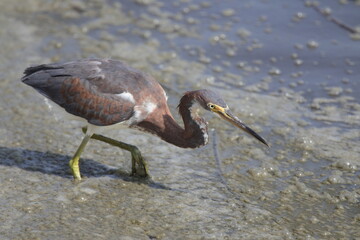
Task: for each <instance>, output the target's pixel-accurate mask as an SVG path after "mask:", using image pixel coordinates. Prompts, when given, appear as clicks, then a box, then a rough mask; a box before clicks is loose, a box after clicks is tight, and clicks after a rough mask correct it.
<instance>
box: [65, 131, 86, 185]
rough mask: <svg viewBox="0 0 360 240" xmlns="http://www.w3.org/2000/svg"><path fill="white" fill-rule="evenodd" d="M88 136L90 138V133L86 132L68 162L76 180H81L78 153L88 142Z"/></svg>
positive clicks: (79, 153)
mask: <svg viewBox="0 0 360 240" xmlns="http://www.w3.org/2000/svg"><path fill="white" fill-rule="evenodd" d="M90 138H91V135H88V134H86V135H85V137H84V138H83V140H82V142H81V144H80V146H79V147H78V149H77V150H76V153H75V155H74V157H73V158H72V159H71V160H70V162H69V165H70V169H71V172H72V174H73V176H74V178H75V179H77V180H81V175H80V168H79V159H80V155H81V153H82V152H83V151H84V148H85V146H86V144H87V143H88V142H89V140H90Z"/></svg>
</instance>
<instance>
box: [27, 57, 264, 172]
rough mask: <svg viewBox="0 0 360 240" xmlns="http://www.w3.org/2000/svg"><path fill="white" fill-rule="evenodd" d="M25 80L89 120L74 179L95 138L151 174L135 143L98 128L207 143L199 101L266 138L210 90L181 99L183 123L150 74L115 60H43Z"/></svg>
mask: <svg viewBox="0 0 360 240" xmlns="http://www.w3.org/2000/svg"><path fill="white" fill-rule="evenodd" d="M24 74H25V76H24V77H23V78H22V81H23V82H24V83H26V84H27V85H30V86H32V87H33V88H35V89H36V90H37V91H38V92H40V93H41V94H42V95H44V96H45V97H47V98H49V99H50V100H52V101H53V102H55V103H56V104H58V105H59V106H61V107H62V108H63V109H64V110H65V111H66V112H68V113H70V114H72V115H75V116H77V117H80V118H81V119H83V120H85V121H86V122H87V124H88V129H89V130H88V131H87V132H86V135H85V137H84V139H83V141H82V144H81V145H80V147H79V148H78V150H77V152H76V153H75V156H74V157H73V159H72V160H71V161H70V166H71V169H72V171H73V175H74V177H75V178H77V179H80V178H81V176H80V171H79V167H78V161H79V158H80V154H81V152H82V151H83V149H84V148H85V145H86V144H87V142H88V141H89V139H90V138H95V139H98V140H101V141H104V142H107V143H110V144H112V145H116V146H119V147H121V148H124V149H126V150H129V151H130V152H131V153H132V162H133V164H132V166H133V169H132V172H133V173H134V174H135V173H137V169H136V166H135V165H136V164H138V165H139V166H140V168H142V169H143V171H142V173H141V175H145V176H146V175H147V174H148V173H147V168H146V163H145V161H144V160H143V158H142V157H141V154H140V151H138V149H137V148H136V147H135V146H132V145H129V144H125V143H122V142H118V141H115V140H113V139H110V138H106V137H104V136H102V135H97V134H96V129H98V128H101V127H104V126H113V125H116V124H127V125H128V126H129V127H132V128H139V129H141V130H143V131H146V132H149V133H152V134H156V135H158V136H159V137H160V138H161V139H163V140H164V141H166V142H168V143H171V144H174V145H176V146H179V147H182V148H196V147H200V146H203V145H205V144H206V143H207V141H208V135H207V123H206V121H205V120H204V119H202V118H201V117H199V116H197V115H196V114H194V113H193V112H192V111H191V107H192V105H193V104H194V103H195V102H197V103H199V104H200V105H201V106H202V107H203V108H205V109H206V110H209V111H212V112H214V113H217V114H219V115H220V116H221V117H222V118H224V119H225V120H227V121H229V122H231V123H232V124H234V125H236V126H237V127H239V128H241V129H243V130H245V131H246V132H248V133H249V134H251V135H253V136H254V137H255V138H257V139H258V140H259V141H261V142H262V143H264V144H266V145H267V143H266V141H265V140H264V139H263V138H261V137H260V136H259V135H258V134H257V133H255V132H254V131H253V130H251V129H250V128H248V127H247V126H246V125H245V124H243V123H242V122H241V121H240V120H239V119H237V118H236V117H234V116H233V115H232V114H231V113H230V110H229V108H228V106H227V105H226V104H225V102H224V101H223V100H222V99H221V98H220V97H219V96H218V95H217V94H216V93H214V92H212V91H210V90H206V89H203V90H196V91H189V92H186V93H185V94H184V96H183V97H182V98H181V99H180V103H179V106H178V108H179V113H180V115H181V116H182V118H183V121H184V127H181V126H180V125H179V124H178V123H177V122H176V121H175V119H174V117H173V116H172V114H171V112H170V110H169V107H168V105H167V96H166V93H165V91H164V90H163V88H162V87H161V85H160V84H159V83H158V82H157V81H156V80H155V79H154V78H153V77H152V76H150V75H148V74H146V73H143V72H141V71H139V70H136V69H134V68H131V67H129V66H128V65H126V64H125V63H123V62H120V61H116V60H110V59H106V60H104V59H86V60H79V61H74V62H68V63H54V64H43V65H39V66H34V67H30V68H27V69H26V70H25V72H24Z"/></svg>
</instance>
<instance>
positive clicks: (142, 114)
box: [128, 101, 156, 125]
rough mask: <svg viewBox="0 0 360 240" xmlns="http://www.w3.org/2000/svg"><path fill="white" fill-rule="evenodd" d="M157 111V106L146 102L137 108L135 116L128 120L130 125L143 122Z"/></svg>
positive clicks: (135, 108)
mask: <svg viewBox="0 0 360 240" xmlns="http://www.w3.org/2000/svg"><path fill="white" fill-rule="evenodd" d="M155 109H156V104H155V103H153V102H149V101H145V102H144V103H143V104H141V105H137V106H135V107H134V115H133V116H132V117H131V118H130V119H129V120H128V123H129V125H132V124H136V123H139V122H141V121H143V120H144V119H145V118H147V116H148V115H149V114H151V113H152V112H153V111H154V110H155Z"/></svg>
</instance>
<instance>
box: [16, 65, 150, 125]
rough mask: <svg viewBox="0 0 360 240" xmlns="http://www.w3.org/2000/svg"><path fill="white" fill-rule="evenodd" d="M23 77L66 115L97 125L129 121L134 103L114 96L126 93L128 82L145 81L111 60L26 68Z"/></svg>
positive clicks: (26, 82) (131, 70)
mask: <svg viewBox="0 0 360 240" xmlns="http://www.w3.org/2000/svg"><path fill="white" fill-rule="evenodd" d="M24 74H25V76H24V77H23V78H22V81H23V82H24V83H25V84H27V85H30V86H31V87H33V88H35V89H36V90H37V91H39V92H40V93H41V94H43V95H44V96H46V97H47V98H49V99H50V100H52V101H54V102H55V103H57V104H58V105H60V106H61V107H63V108H64V109H65V110H66V111H67V112H69V113H71V114H73V115H76V116H79V117H82V118H84V119H86V120H87V121H88V122H89V123H92V124H94V125H99V126H104V125H111V124H115V123H119V122H122V121H125V120H127V119H129V118H130V117H131V116H132V115H133V111H134V103H133V102H131V101H127V100H125V99H122V98H120V97H117V96H116V94H120V93H122V92H125V91H127V86H128V84H130V83H131V84H135V85H136V84H138V82H139V81H142V84H144V82H145V83H146V82H147V81H146V80H145V78H144V76H142V74H141V73H140V72H138V71H137V70H134V69H131V68H129V67H127V66H126V65H125V64H123V63H121V62H119V61H115V60H107V61H105V60H96V59H94V60H82V61H76V62H69V63H64V64H43V65H39V66H34V67H29V68H27V69H26V70H25V72H24ZM131 81H134V82H131ZM131 86H133V85H131Z"/></svg>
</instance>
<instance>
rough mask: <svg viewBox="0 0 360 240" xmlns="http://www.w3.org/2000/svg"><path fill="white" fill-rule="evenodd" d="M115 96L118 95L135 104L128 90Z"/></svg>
mask: <svg viewBox="0 0 360 240" xmlns="http://www.w3.org/2000/svg"><path fill="white" fill-rule="evenodd" d="M116 96H118V97H120V98H121V99H123V100H125V101H129V102H131V103H134V104H135V99H134V96H133V95H132V94H131V93H129V92H123V93H119V94H116Z"/></svg>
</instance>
